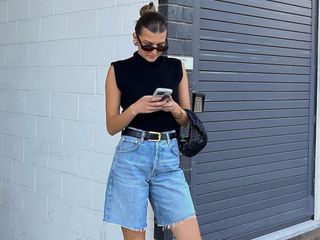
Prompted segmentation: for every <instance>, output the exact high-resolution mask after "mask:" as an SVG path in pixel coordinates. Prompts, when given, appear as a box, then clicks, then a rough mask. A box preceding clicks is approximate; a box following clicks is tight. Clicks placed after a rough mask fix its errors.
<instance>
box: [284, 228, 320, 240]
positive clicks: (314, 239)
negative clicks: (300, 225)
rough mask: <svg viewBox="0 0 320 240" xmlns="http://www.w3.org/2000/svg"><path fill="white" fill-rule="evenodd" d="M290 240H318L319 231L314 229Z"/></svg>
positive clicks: (319, 237)
mask: <svg viewBox="0 0 320 240" xmlns="http://www.w3.org/2000/svg"><path fill="white" fill-rule="evenodd" d="M290 240H320V229H316V230H313V231H310V232H307V233H304V234H301V235H299V236H297V237H293V238H290Z"/></svg>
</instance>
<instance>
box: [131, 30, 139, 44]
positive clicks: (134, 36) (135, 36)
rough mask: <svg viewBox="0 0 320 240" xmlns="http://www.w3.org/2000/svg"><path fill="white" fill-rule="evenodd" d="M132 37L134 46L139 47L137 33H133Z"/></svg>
mask: <svg viewBox="0 0 320 240" xmlns="http://www.w3.org/2000/svg"><path fill="white" fill-rule="evenodd" d="M132 37H133V44H134V45H135V46H138V41H137V35H136V33H135V32H133V33H132Z"/></svg>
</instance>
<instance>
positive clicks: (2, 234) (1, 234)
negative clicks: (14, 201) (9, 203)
mask: <svg viewBox="0 0 320 240" xmlns="http://www.w3.org/2000/svg"><path fill="white" fill-rule="evenodd" d="M0 207H1V205H0ZM8 225H9V223H6V225H3V226H1V225H0V239H13V231H12V230H11V228H10V227H9V226H8Z"/></svg>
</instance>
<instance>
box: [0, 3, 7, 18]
mask: <svg viewBox="0 0 320 240" xmlns="http://www.w3.org/2000/svg"><path fill="white" fill-rule="evenodd" d="M7 6H8V1H0V22H7V21H8V11H7Z"/></svg>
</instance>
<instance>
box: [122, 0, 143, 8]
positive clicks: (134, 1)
mask: <svg viewBox="0 0 320 240" xmlns="http://www.w3.org/2000/svg"><path fill="white" fill-rule="evenodd" d="M116 2H117V5H129V4H137V3H139V6H140V8H141V7H142V6H143V5H145V4H148V3H149V1H144V0H117V1H116ZM139 10H140V9H139Z"/></svg>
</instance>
